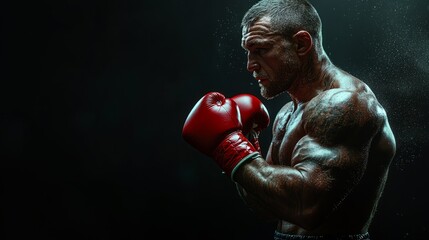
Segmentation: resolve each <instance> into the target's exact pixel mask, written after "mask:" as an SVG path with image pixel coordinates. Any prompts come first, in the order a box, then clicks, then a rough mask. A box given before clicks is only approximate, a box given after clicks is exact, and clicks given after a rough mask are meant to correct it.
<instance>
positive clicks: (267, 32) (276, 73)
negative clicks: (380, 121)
mask: <svg viewBox="0 0 429 240" xmlns="http://www.w3.org/2000/svg"><path fill="white" fill-rule="evenodd" d="M241 46H242V47H243V48H244V49H245V50H246V52H247V70H248V71H249V72H251V73H252V74H253V77H254V78H255V79H256V80H258V83H259V86H260V87H261V95H262V96H263V97H264V98H266V99H271V98H273V97H275V96H277V95H279V94H281V93H283V92H285V91H287V90H288V89H289V88H290V86H291V85H292V83H293V81H294V80H295V79H296V77H297V75H298V70H299V58H298V56H297V55H296V52H295V45H294V44H293V43H292V42H290V41H288V40H286V39H285V38H284V37H283V36H281V35H280V34H279V33H277V32H274V31H273V30H272V27H271V23H270V18H269V17H262V18H261V19H259V20H258V21H256V22H254V23H253V24H252V25H251V26H250V27H248V28H247V27H244V28H243V32H242V42H241Z"/></svg>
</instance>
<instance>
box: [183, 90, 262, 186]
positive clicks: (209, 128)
mask: <svg viewBox="0 0 429 240" xmlns="http://www.w3.org/2000/svg"><path fill="white" fill-rule="evenodd" d="M241 128H242V124H241V118H240V111H239V109H238V106H237V104H236V103H235V102H234V101H232V100H231V99H226V98H225V96H224V95H222V94H221V93H217V92H210V93H207V94H206V95H204V96H203V97H202V98H201V99H200V100H199V101H198V102H197V103H196V104H195V106H194V107H193V109H192V110H191V112H190V113H189V115H188V117H187V118H186V121H185V124H184V126H183V129H182V136H183V138H184V139H185V140H186V141H187V142H188V143H189V144H190V145H192V146H193V147H194V148H196V149H197V150H199V151H200V152H202V153H204V154H206V155H208V156H209V157H211V158H213V159H214V160H215V161H216V163H217V164H218V165H219V167H220V168H221V169H222V170H223V171H224V172H225V173H226V174H227V175H228V176H230V177H231V178H233V175H234V172H235V170H236V169H237V168H238V167H239V166H240V165H241V164H242V163H244V162H245V161H247V160H250V159H254V158H256V157H258V156H260V155H259V152H258V151H257V150H256V149H255V148H254V147H253V145H252V144H251V143H250V142H249V141H248V140H247V139H246V137H244V135H243V133H242V131H241Z"/></svg>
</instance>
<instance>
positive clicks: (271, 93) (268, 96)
mask: <svg viewBox="0 0 429 240" xmlns="http://www.w3.org/2000/svg"><path fill="white" fill-rule="evenodd" d="M284 92H285V91H270V90H269V89H267V88H264V87H262V88H261V96H262V97H263V98H265V99H267V100H270V99H273V98H275V97H277V96H279V95H281V94H282V93H284Z"/></svg>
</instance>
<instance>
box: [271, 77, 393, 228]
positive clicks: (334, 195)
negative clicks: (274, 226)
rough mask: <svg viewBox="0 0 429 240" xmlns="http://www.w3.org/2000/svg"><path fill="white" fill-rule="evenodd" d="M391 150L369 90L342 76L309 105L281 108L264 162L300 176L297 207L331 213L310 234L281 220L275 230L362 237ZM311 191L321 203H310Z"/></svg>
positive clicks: (389, 134) (389, 137) (383, 117)
mask: <svg viewBox="0 0 429 240" xmlns="http://www.w3.org/2000/svg"><path fill="white" fill-rule="evenodd" d="M394 146H395V140H394V137H393V134H392V131H391V129H390V126H389V123H388V120H387V117H386V114H385V111H384V109H383V108H382V106H381V105H380V104H379V102H378V101H377V99H376V97H375V96H374V94H373V93H372V91H371V90H370V89H369V88H368V86H367V85H366V84H364V83H363V82H361V81H359V80H357V79H356V78H353V77H351V76H348V75H347V74H346V73H344V72H341V73H340V74H339V76H338V74H337V75H336V78H335V79H334V80H333V84H332V85H331V86H330V88H329V89H326V90H325V91H323V92H321V93H320V94H319V95H318V96H316V97H314V98H313V99H312V100H310V101H309V102H307V103H303V104H301V105H297V106H295V105H294V103H293V102H289V103H287V104H286V105H285V106H284V107H283V108H282V109H281V110H280V111H279V113H278V114H277V116H276V119H275V120H274V123H273V139H272V142H271V145H270V149H269V151H268V154H267V157H266V161H267V162H268V163H269V164H272V165H285V166H290V167H292V168H294V169H298V170H300V172H301V174H304V176H303V178H305V179H306V180H308V182H305V181H304V183H305V185H304V186H303V190H302V191H303V195H301V197H298V201H300V202H301V203H300V204H298V205H299V206H301V207H303V206H307V207H309V206H312V207H309V208H310V209H311V208H321V209H324V210H322V211H331V212H330V213H327V214H326V216H327V217H326V218H324V219H323V223H322V224H321V225H318V227H316V228H315V229H311V230H310V231H309V230H305V229H304V228H302V227H300V226H298V225H296V224H291V223H289V222H287V221H285V220H281V221H280V222H279V225H278V230H279V231H281V232H284V233H290V234H324V233H332V232H337V233H338V231H339V230H340V231H342V232H344V233H364V232H367V231H368V226H369V224H370V222H371V219H372V217H373V214H374V212H375V210H376V207H377V202H378V200H379V198H380V195H381V193H382V190H383V187H384V184H385V180H386V177H387V172H388V168H389V165H390V162H391V159H392V157H393V155H394V152H395V147H394ZM332 179H335V181H332ZM313 184H314V185H316V186H317V187H314V185H313ZM319 188H326V189H324V190H321V189H319ZM327 189H329V190H327ZM306 191H307V192H308V193H305V192H306ZM314 192H316V193H319V194H323V195H324V196H326V200H324V201H322V202H319V201H317V200H316V199H312V198H311V197H312V196H314V197H317V195H313V194H314Z"/></svg>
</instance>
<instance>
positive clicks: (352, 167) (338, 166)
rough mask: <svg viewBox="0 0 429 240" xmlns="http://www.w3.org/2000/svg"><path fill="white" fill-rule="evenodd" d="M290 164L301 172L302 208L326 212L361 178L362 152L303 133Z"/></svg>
mask: <svg viewBox="0 0 429 240" xmlns="http://www.w3.org/2000/svg"><path fill="white" fill-rule="evenodd" d="M291 163H292V167H293V168H294V169H296V170H297V171H299V173H300V174H301V175H302V179H303V181H302V195H301V201H302V205H303V206H304V208H306V209H319V210H322V211H325V210H326V211H330V210H332V209H334V208H335V207H336V206H338V205H339V204H340V203H341V201H342V200H343V199H344V198H345V197H346V196H347V194H348V193H349V192H350V191H351V190H352V189H353V187H354V186H355V185H356V184H357V183H358V182H359V180H360V179H361V177H362V175H363V172H364V169H365V167H366V154H365V151H364V150H362V149H361V150H357V149H353V148H352V147H348V146H345V145H336V146H325V145H323V144H321V143H320V142H319V141H317V139H314V138H312V137H310V136H308V135H307V136H304V137H303V138H302V139H301V140H300V141H299V142H298V143H297V145H296V147H295V149H294V151H293V153H292V162H291Z"/></svg>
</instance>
